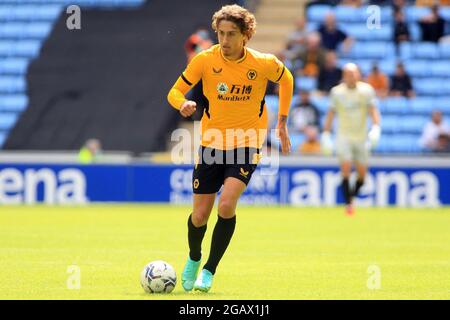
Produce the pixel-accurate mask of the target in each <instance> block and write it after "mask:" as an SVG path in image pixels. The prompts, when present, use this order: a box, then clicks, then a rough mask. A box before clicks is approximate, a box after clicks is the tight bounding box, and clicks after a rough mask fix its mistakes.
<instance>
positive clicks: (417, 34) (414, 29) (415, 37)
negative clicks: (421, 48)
mask: <svg viewBox="0 0 450 320" xmlns="http://www.w3.org/2000/svg"><path fill="white" fill-rule="evenodd" d="M408 29H409V36H410V39H411V41H420V40H421V39H422V30H421V29H420V26H419V25H418V24H417V23H408Z"/></svg>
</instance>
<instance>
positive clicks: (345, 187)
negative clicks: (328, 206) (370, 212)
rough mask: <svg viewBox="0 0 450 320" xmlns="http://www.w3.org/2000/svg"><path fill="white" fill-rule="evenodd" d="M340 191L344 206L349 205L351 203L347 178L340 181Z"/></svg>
mask: <svg viewBox="0 0 450 320" xmlns="http://www.w3.org/2000/svg"><path fill="white" fill-rule="evenodd" d="M342 191H343V192H344V201H345V204H350V203H351V202H352V197H351V194H350V182H349V180H348V178H344V179H342Z"/></svg>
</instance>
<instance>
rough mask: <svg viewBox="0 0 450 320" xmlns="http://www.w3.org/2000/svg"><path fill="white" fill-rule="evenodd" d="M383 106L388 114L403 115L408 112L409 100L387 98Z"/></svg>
mask: <svg viewBox="0 0 450 320" xmlns="http://www.w3.org/2000/svg"><path fill="white" fill-rule="evenodd" d="M384 104H385V108H386V110H388V112H389V113H397V114H404V113H407V112H408V107H409V100H408V99H407V98H405V97H388V98H386V99H385V100H384Z"/></svg>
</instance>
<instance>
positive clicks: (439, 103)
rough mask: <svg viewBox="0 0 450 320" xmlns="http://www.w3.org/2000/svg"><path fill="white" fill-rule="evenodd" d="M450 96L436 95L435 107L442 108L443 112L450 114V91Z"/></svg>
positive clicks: (449, 94)
mask: <svg viewBox="0 0 450 320" xmlns="http://www.w3.org/2000/svg"><path fill="white" fill-rule="evenodd" d="M447 95H448V96H445V97H436V98H435V99H434V106H433V109H438V110H441V111H442V112H443V113H446V114H447V115H449V114H450V93H447Z"/></svg>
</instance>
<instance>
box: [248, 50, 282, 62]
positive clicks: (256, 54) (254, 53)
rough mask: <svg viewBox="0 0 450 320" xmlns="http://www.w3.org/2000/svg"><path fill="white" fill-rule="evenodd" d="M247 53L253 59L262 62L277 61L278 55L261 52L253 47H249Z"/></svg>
mask: <svg viewBox="0 0 450 320" xmlns="http://www.w3.org/2000/svg"><path fill="white" fill-rule="evenodd" d="M246 49H247V54H248V55H249V56H250V57H252V58H253V59H255V60H257V61H260V62H270V61H277V60H278V59H277V57H276V56H275V55H273V54H271V53H264V52H260V51H258V50H255V49H252V48H249V47H247V48H246Z"/></svg>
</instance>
